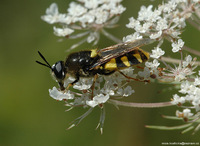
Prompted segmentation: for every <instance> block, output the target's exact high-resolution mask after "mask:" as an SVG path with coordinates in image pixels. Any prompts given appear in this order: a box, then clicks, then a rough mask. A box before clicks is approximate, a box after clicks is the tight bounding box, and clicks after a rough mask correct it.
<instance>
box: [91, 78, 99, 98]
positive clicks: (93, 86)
mask: <svg viewBox="0 0 200 146" xmlns="http://www.w3.org/2000/svg"><path fill="white" fill-rule="evenodd" d="M97 78H98V75H97V74H95V75H94V80H93V83H92V86H91V89H92V95H91V99H93V95H94V88H95V82H96V80H97Z"/></svg>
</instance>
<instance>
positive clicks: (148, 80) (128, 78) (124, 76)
mask: <svg viewBox="0 0 200 146" xmlns="http://www.w3.org/2000/svg"><path fill="white" fill-rule="evenodd" d="M118 72H119V73H120V74H121V75H123V76H124V77H125V78H127V79H131V80H135V81H139V82H147V83H149V82H150V80H140V79H136V78H132V77H129V76H127V75H125V74H124V73H123V72H121V71H120V70H118Z"/></svg>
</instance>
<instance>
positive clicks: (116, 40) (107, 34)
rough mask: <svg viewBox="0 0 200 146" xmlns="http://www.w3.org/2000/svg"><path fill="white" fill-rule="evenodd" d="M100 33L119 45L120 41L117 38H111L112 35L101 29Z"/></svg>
mask: <svg viewBox="0 0 200 146" xmlns="http://www.w3.org/2000/svg"><path fill="white" fill-rule="evenodd" d="M102 33H103V34H104V35H105V36H106V37H108V38H109V39H111V40H112V41H114V42H116V43H121V42H122V41H121V40H120V39H118V38H117V37H115V36H113V35H112V34H110V33H108V32H107V31H106V30H105V29H102Z"/></svg>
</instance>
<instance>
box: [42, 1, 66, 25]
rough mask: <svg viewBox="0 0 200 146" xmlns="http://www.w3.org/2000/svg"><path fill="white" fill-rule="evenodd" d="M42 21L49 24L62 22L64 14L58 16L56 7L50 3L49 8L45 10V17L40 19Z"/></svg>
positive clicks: (64, 17)
mask: <svg viewBox="0 0 200 146" xmlns="http://www.w3.org/2000/svg"><path fill="white" fill-rule="evenodd" d="M41 18H42V19H43V20H44V21H46V22H47V23H49V24H53V23H57V22H62V21H64V20H65V19H66V15H65V14H60V13H59V12H58V6H57V4H56V3H52V4H51V5H50V7H49V8H47V10H46V15H44V16H42V17H41Z"/></svg>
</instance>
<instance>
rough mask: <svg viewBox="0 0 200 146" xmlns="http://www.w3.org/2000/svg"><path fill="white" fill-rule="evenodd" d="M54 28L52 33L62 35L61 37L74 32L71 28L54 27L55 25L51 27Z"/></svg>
mask: <svg viewBox="0 0 200 146" xmlns="http://www.w3.org/2000/svg"><path fill="white" fill-rule="evenodd" d="M53 29H54V34H55V35H57V36H62V37H65V36H68V35H70V34H71V33H73V32H74V30H73V29H70V28H63V29H62V28H56V27H53Z"/></svg>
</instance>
